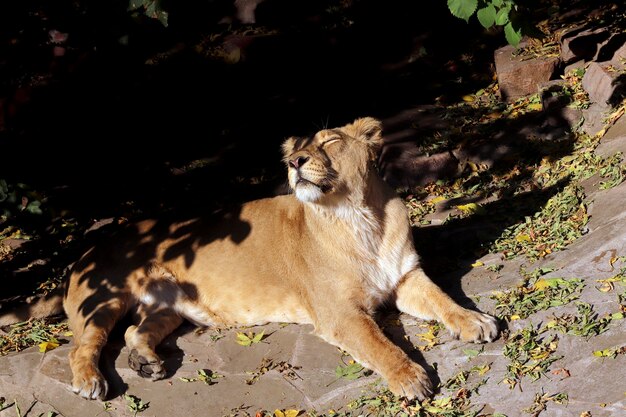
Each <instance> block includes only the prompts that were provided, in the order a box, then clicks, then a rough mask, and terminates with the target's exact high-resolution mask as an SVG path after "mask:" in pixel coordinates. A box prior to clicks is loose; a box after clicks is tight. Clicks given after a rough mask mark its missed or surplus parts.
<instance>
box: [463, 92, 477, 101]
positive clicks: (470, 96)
mask: <svg viewBox="0 0 626 417" xmlns="http://www.w3.org/2000/svg"><path fill="white" fill-rule="evenodd" d="M474 100H475V98H474V96H472V95H469V94H468V95H466V96H463V101H465V102H467V103H471V102H472V101H474Z"/></svg>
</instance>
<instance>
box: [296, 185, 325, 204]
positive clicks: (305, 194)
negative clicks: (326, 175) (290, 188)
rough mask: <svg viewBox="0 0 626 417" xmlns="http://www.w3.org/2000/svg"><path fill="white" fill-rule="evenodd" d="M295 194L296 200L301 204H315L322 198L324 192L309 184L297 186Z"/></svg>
mask: <svg viewBox="0 0 626 417" xmlns="http://www.w3.org/2000/svg"><path fill="white" fill-rule="evenodd" d="M295 193H296V198H297V199H298V200H300V201H302V202H303V203H315V202H317V201H319V200H320V199H321V198H322V197H323V196H324V192H323V191H322V190H321V189H320V187H318V186H317V185H314V184H311V183H308V184H307V183H300V184H297V185H296V189H295Z"/></svg>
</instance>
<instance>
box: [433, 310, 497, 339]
mask: <svg viewBox="0 0 626 417" xmlns="http://www.w3.org/2000/svg"><path fill="white" fill-rule="evenodd" d="M444 324H445V325H446V327H447V328H448V329H450V333H452V335H453V336H454V337H456V338H459V339H461V340H462V341H464V342H474V343H482V342H491V341H493V340H494V339H495V338H496V337H497V336H498V322H497V320H496V318H495V317H492V316H490V315H488V314H484V313H479V312H478V311H472V310H467V309H462V310H461V311H460V312H458V313H454V314H452V315H451V316H450V317H449V318H448V320H447V321H446V322H444Z"/></svg>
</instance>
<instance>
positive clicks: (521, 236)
mask: <svg viewBox="0 0 626 417" xmlns="http://www.w3.org/2000/svg"><path fill="white" fill-rule="evenodd" d="M515 240H517V241H518V242H530V241H531V240H532V239H531V238H530V236H529V235H527V234H526V233H520V234H519V235H517V236H515Z"/></svg>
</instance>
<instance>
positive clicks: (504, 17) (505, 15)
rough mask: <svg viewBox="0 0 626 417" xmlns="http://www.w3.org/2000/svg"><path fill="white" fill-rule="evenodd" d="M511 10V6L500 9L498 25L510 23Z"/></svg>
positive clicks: (497, 16) (497, 15)
mask: <svg viewBox="0 0 626 417" xmlns="http://www.w3.org/2000/svg"><path fill="white" fill-rule="evenodd" d="M510 11H511V8H510V7H503V8H502V9H500V10H498V13H496V25H498V26H504V25H506V24H507V23H509V12H510Z"/></svg>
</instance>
